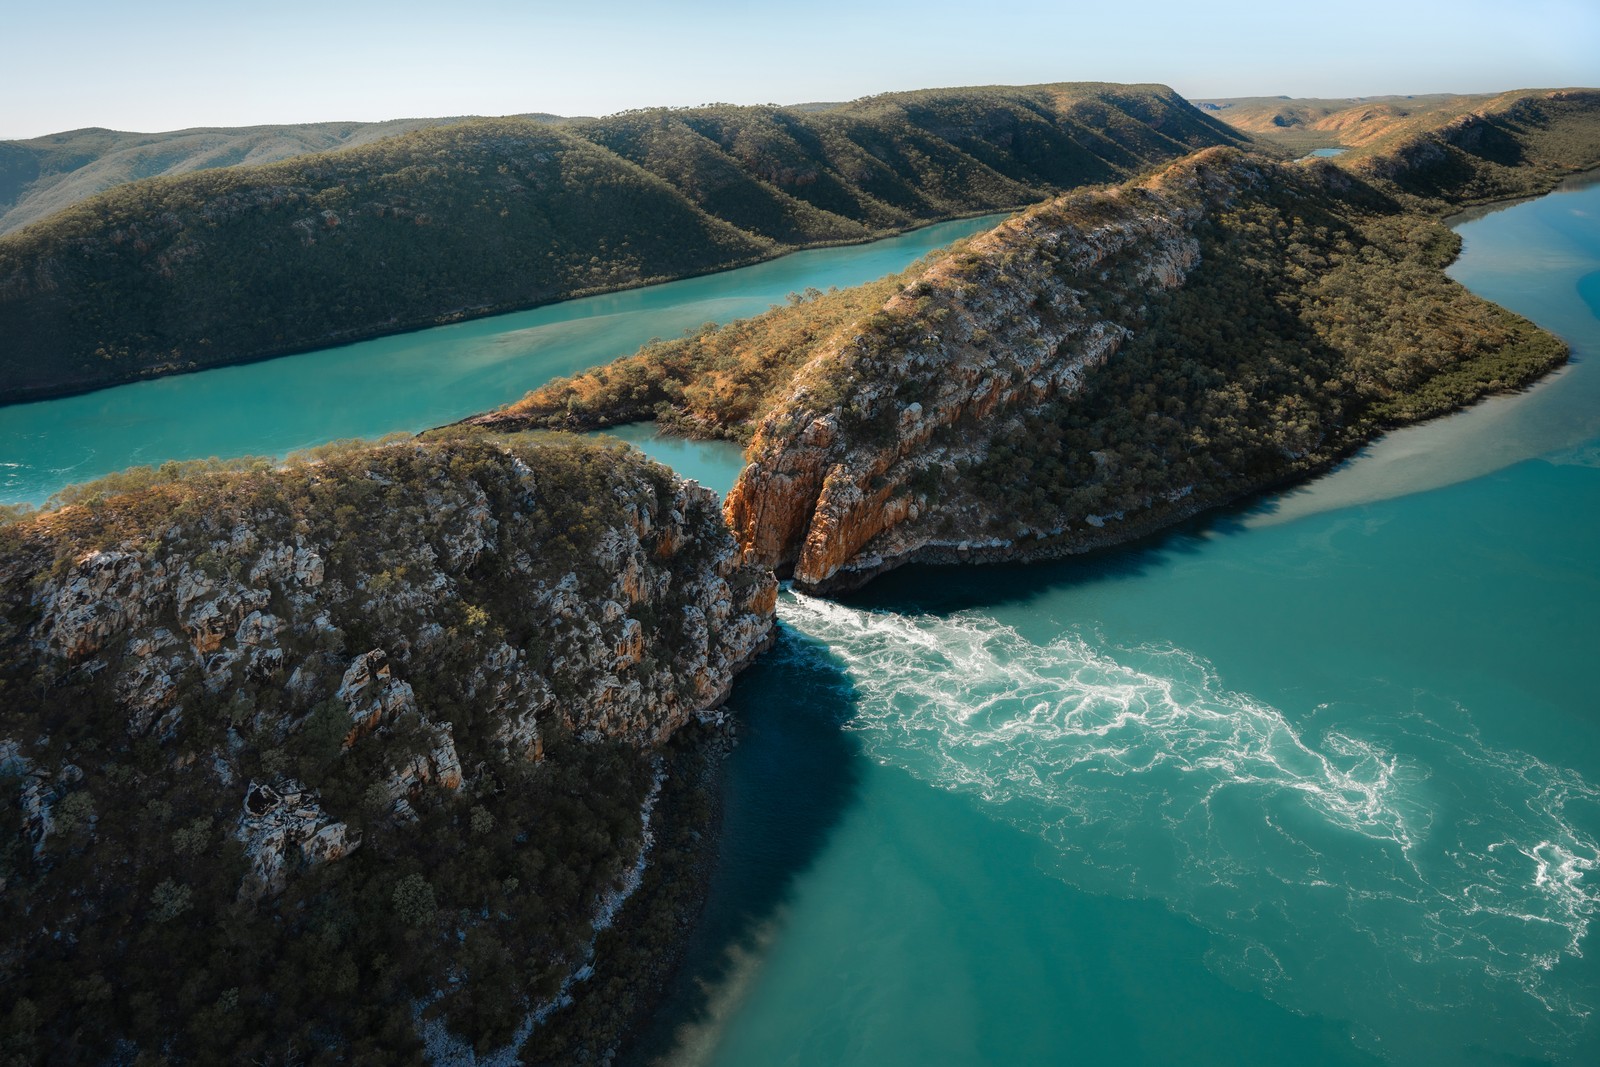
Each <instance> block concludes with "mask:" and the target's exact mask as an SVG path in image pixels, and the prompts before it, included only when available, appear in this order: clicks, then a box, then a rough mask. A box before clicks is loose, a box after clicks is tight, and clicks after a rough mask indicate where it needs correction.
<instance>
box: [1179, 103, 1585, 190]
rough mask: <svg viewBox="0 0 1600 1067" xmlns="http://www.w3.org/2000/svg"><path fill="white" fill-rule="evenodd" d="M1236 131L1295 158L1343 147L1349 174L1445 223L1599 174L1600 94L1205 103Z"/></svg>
mask: <svg viewBox="0 0 1600 1067" xmlns="http://www.w3.org/2000/svg"><path fill="white" fill-rule="evenodd" d="M1209 106H1210V107H1212V108H1214V109H1215V110H1212V111H1211V113H1212V114H1214V115H1215V116H1216V117H1217V118H1220V119H1222V120H1223V121H1225V122H1227V123H1229V124H1230V125H1233V126H1236V127H1237V128H1238V129H1239V130H1240V131H1242V132H1246V133H1249V134H1250V135H1251V136H1253V137H1255V138H1258V139H1259V140H1261V141H1263V142H1266V143H1268V144H1277V145H1282V146H1284V147H1285V148H1288V149H1289V150H1291V151H1293V152H1295V153H1296V154H1299V153H1301V152H1307V151H1310V150H1311V149H1313V148H1321V147H1326V146H1332V145H1342V146H1345V147H1347V148H1348V149H1349V151H1348V152H1346V153H1345V154H1344V155H1341V156H1340V157H1339V165H1340V166H1344V167H1348V168H1350V169H1352V170H1353V171H1355V172H1356V173H1358V174H1361V175H1362V176H1363V177H1365V178H1366V179H1368V180H1370V181H1375V182H1377V183H1378V184H1380V185H1382V186H1383V187H1385V188H1386V189H1387V190H1388V191H1389V192H1391V193H1393V194H1395V195H1397V196H1400V197H1402V198H1403V199H1404V200H1405V202H1406V204H1407V206H1409V207H1412V208H1414V209H1416V210H1421V211H1426V212H1430V213H1443V212H1448V211H1450V210H1452V209H1456V208H1459V207H1461V206H1463V205H1467V204H1474V203H1482V202H1486V201H1491V200H1504V199H1507V198H1511V197H1518V196H1533V195H1537V194H1539V193H1544V192H1547V191H1549V189H1550V188H1551V187H1552V186H1553V185H1554V184H1555V182H1556V181H1558V180H1559V179H1560V178H1561V177H1562V176H1563V175H1566V174H1570V173H1572V172H1573V171H1575V170H1583V169H1587V168H1590V167H1594V166H1596V165H1600V90H1596V89H1548V90H1518V91H1516V92H1509V93H1499V94H1493V93H1486V94H1479V95H1469V96H1453V95H1447V94H1435V95H1429V96H1385V97H1368V98H1363V99H1360V100H1300V99H1287V98H1283V97H1254V98H1241V99H1235V100H1218V101H1214V102H1210V103H1209Z"/></svg>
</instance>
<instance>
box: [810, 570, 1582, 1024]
mask: <svg viewBox="0 0 1600 1067" xmlns="http://www.w3.org/2000/svg"><path fill="white" fill-rule="evenodd" d="M780 615H781V618H782V619H783V621H784V622H785V623H786V624H787V625H789V626H791V627H793V628H795V629H796V630H798V631H800V632H802V633H804V634H807V635H809V636H811V637H813V638H816V639H818V640H820V641H821V642H823V643H824V644H826V646H827V647H828V649H829V651H830V652H831V654H833V655H834V656H836V657H838V658H839V659H840V660H841V661H842V662H843V664H844V665H845V667H846V668H847V670H848V674H849V678H850V682H851V685H852V686H853V692H854V699H855V708H854V714H853V717H852V718H851V719H850V721H849V722H848V724H847V725H848V728H849V729H850V730H852V731H854V732H855V733H856V734H857V735H858V736H859V737H860V739H861V740H862V743H863V744H864V746H865V749H866V752H867V753H868V754H869V755H870V756H872V757H873V758H875V759H877V760H878V761H880V762H883V763H887V764H893V765H896V766H900V767H903V768H905V769H906V770H908V771H909V772H911V773H912V774H914V775H916V776H918V777H920V778H922V779H925V780H927V781H929V782H930V783H933V784H935V785H937V786H940V787H943V788H946V789H951V790H957V791H961V792H965V793H969V794H972V795H974V796H976V797H979V798H981V799H982V800H983V801H984V802H985V804H986V806H988V807H989V808H990V809H991V810H992V811H993V812H994V813H995V814H996V815H998V816H999V817H1001V818H1003V819H1005V820H1006V821H1008V822H1010V823H1011V824H1013V825H1015V826H1017V827H1018V828H1020V829H1022V830H1024V831H1025V832H1028V833H1030V834H1034V835H1036V836H1038V837H1040V838H1042V839H1044V840H1046V841H1048V842H1049V843H1050V844H1051V845H1052V846H1053V848H1052V854H1053V855H1054V856H1055V857H1056V859H1055V872H1054V873H1057V874H1059V875H1060V876H1062V877H1063V878H1065V879H1066V880H1067V881H1069V882H1071V883H1072V884H1074V885H1077V886H1080V887H1082V888H1085V889H1088V890H1091V891H1095V892H1107V893H1115V894H1121V895H1138V896H1147V897H1153V898H1156V899H1160V900H1163V901H1165V902H1167V903H1168V904H1169V905H1170V906H1172V907H1173V908H1174V909H1176V910H1178V911H1180V912H1183V913H1185V914H1187V915H1189V916H1190V917H1191V918H1193V919H1194V920H1196V921H1197V922H1199V923H1200V924H1202V925H1204V926H1206V927H1207V928H1209V929H1211V930H1212V931H1213V932H1214V933H1216V934H1218V935H1220V936H1219V939H1218V942H1217V945H1218V947H1217V948H1216V950H1215V951H1214V952H1213V953H1212V959H1211V961H1210V962H1211V964H1212V966H1213V967H1214V968H1215V969H1217V970H1218V971H1220V972H1223V973H1225V974H1227V975H1229V976H1232V977H1233V978H1235V979H1236V980H1243V981H1247V982H1249V983H1251V984H1253V985H1257V986H1258V987H1259V988H1261V989H1263V991H1265V992H1267V993H1268V994H1269V995H1272V996H1274V997H1275V998H1276V999H1278V1000H1280V1001H1281V1002H1283V1003H1285V1004H1286V1005H1288V1006H1290V1007H1293V1008H1297V1009H1299V1010H1307V1011H1310V1010H1316V1011H1319V1012H1324V1013H1327V1014H1331V1015H1334V1016H1335V1017H1340V1018H1346V1019H1350V1020H1352V1021H1353V1023H1354V1025H1356V1026H1357V1027H1358V1029H1364V1030H1365V1031H1366V1034H1367V1036H1368V1037H1369V1038H1370V1039H1372V1041H1373V1042H1374V1043H1375V1044H1385V1045H1386V1046H1387V1047H1388V1048H1390V1049H1391V1050H1392V1049H1393V1047H1394V1046H1393V1042H1392V1040H1391V1038H1392V1037H1393V1036H1394V1033H1393V1031H1397V1030H1398V1029H1400V1028H1403V1027H1404V1026H1405V1025H1406V1023H1405V1019H1406V1018H1408V1017H1409V1013H1412V1012H1415V1011H1418V1010H1426V1011H1459V1012H1461V1013H1462V1014H1463V1017H1464V1020H1465V1021H1464V1022H1463V1025H1464V1026H1471V1025H1474V1024H1476V1023H1478V1022H1482V1025H1483V1027H1484V1028H1485V1030H1487V1031H1490V1032H1493V1031H1495V1030H1496V1029H1498V1031H1502V1032H1503V1031H1507V1030H1517V1029H1526V1027H1525V1026H1523V1025H1522V1024H1520V1023H1517V1024H1512V1023H1508V1022H1507V1021H1505V1020H1496V1019H1495V1018H1494V1016H1495V1013H1496V1012H1500V1011H1504V1010H1505V1003H1506V1000H1507V998H1506V997H1502V996H1499V995H1498V994H1497V993H1496V992H1495V991H1496V990H1503V991H1508V992H1511V993H1512V996H1511V997H1510V998H1509V999H1510V1001H1511V1002H1513V1003H1514V1002H1515V1001H1516V1000H1517V997H1516V995H1515V990H1518V989H1520V990H1521V991H1523V992H1524V993H1526V994H1527V998H1531V999H1524V1000H1523V1003H1524V1004H1526V1005H1528V1007H1527V1009H1526V1010H1527V1011H1529V1012H1534V1011H1537V1013H1538V1015H1539V1017H1540V1018H1541V1019H1542V1020H1544V1022H1541V1023H1540V1025H1545V1023H1546V1022H1548V1023H1549V1024H1550V1026H1551V1027H1552V1028H1553V1031H1552V1033H1544V1034H1539V1035H1529V1036H1528V1040H1529V1041H1531V1042H1533V1043H1534V1045H1535V1047H1536V1048H1537V1049H1538V1050H1546V1051H1547V1050H1549V1049H1550V1048H1552V1047H1554V1046H1556V1045H1559V1044H1560V1042H1561V1036H1562V1034H1566V1035H1568V1036H1570V1035H1571V1034H1572V1033H1574V1032H1575V1031H1576V1028H1577V1027H1578V1026H1579V1025H1581V1020H1582V1018H1583V1017H1584V1016H1585V1015H1586V1014H1587V1012H1588V1010H1589V1005H1588V1004H1587V1003H1586V1002H1585V996H1584V990H1583V988H1582V986H1581V983H1572V982H1568V983H1565V984H1564V983H1563V981H1562V978H1563V975H1562V974H1561V968H1560V964H1561V963H1562V962H1563V961H1564V960H1569V959H1573V958H1576V957H1578V956H1580V955H1581V954H1582V947H1583V941H1584V937H1585V935H1586V934H1587V932H1588V929H1589V924H1590V922H1591V921H1592V920H1593V919H1594V917H1595V914H1596V911H1597V908H1600V884H1597V882H1596V879H1595V878H1594V877H1593V875H1592V874H1591V872H1593V871H1594V870H1595V869H1596V867H1597V865H1600V846H1597V844H1596V840H1595V837H1594V836H1593V834H1592V833H1591V832H1589V831H1587V830H1585V829H1582V828H1580V827H1579V826H1578V825H1577V823H1576V820H1575V819H1573V818H1569V816H1568V813H1567V809H1568V807H1569V805H1571V804H1572V803H1573V802H1574V801H1575V800H1583V801H1587V802H1591V803H1592V802H1594V801H1596V800H1597V799H1600V791H1597V790H1596V789H1595V788H1594V787H1592V786H1591V785H1589V784H1588V783H1586V782H1585V781H1583V780H1582V778H1581V777H1580V776H1578V775H1577V774H1575V773H1573V772H1570V771H1567V770H1563V769H1560V768H1556V767H1552V766H1549V765H1548V764H1545V763H1543V762H1541V761H1539V760H1537V759H1535V758H1533V757H1532V756H1529V755H1527V754H1524V753H1518V752H1509V751H1497V750H1495V749H1493V748H1491V747H1489V746H1487V745H1485V744H1484V743H1483V742H1482V741H1481V739H1480V738H1479V737H1478V736H1477V734H1476V732H1475V731H1474V730H1473V729H1472V727H1471V725H1470V718H1469V716H1467V715H1466V714H1465V713H1464V712H1463V711H1462V709H1460V708H1458V707H1455V706H1453V705H1445V706H1443V707H1442V708H1431V707H1423V706H1420V705H1419V701H1420V700H1421V699H1422V698H1419V697H1416V696H1415V695H1411V694H1407V695H1406V696H1407V698H1406V699H1404V700H1398V701H1389V702H1387V703H1386V706H1384V707H1381V708H1376V707H1366V708H1363V709H1360V714H1356V713H1355V711H1354V710H1353V709H1347V708H1330V707H1321V708H1311V709H1306V710H1305V713H1304V714H1303V715H1297V716H1295V717H1294V718H1293V719H1292V718H1291V717H1290V716H1288V715H1286V714H1285V713H1284V712H1283V711H1282V710H1280V709H1278V708H1275V707H1272V706H1270V705H1268V704H1265V703H1263V702H1260V701H1257V700H1254V699H1252V698H1251V697H1249V696H1246V695H1244V694H1240V693H1236V692H1232V691H1230V690H1228V689H1227V688H1225V687H1224V686H1223V685H1222V684H1221V683H1220V682H1219V680H1218V679H1217V677H1216V675H1215V672H1214V671H1213V669H1212V668H1211V666H1210V665H1209V664H1207V663H1206V662H1204V661H1203V660H1202V659H1200V658H1199V657H1197V656H1195V655H1193V654H1191V653H1189V652H1186V651H1184V650H1182V649H1176V648H1157V647H1139V648H1121V649H1116V648H1106V647H1104V642H1103V641H1101V640H1099V639H1098V638H1095V637H1094V636H1093V635H1087V636H1086V635H1084V634H1081V633H1068V634H1065V635H1062V636H1060V637H1058V638H1057V639H1056V640H1054V641H1052V642H1050V643H1049V644H1045V645H1039V644H1035V643H1033V642H1031V641H1029V640H1027V639H1026V638H1024V637H1023V636H1022V635H1020V634H1019V633H1017V632H1016V631H1015V630H1014V629H1012V628H1010V627H1007V626H1004V625H1002V624H1000V623H999V622H997V621H996V620H995V619H993V618H991V617H989V616H986V615H983V614H981V613H976V612H968V613H961V614H957V615H954V616H949V617H933V616H920V615H917V616H914V615H902V614H893V613H883V612H865V611H860V610H856V609H853V608H850V607H846V606H843V605H839V604H835V603H832V602H829V601H824V600H818V599H813V598H808V597H804V596H800V595H797V594H792V593H791V594H787V595H785V597H784V598H783V600H782V602H781V605H780ZM1392 695H1393V694H1391V696H1392ZM1591 814H1592V812H1591ZM1362 975H1367V976H1372V977H1375V976H1379V975H1381V976H1382V980H1381V981H1370V980H1366V981H1363V980H1360V978H1359V976H1362ZM1353 976H1355V977H1356V978H1357V980H1355V981H1352V977H1353ZM1508 983H1509V986H1508ZM1569 987H1571V988H1569ZM1535 1005H1537V1007H1535ZM1518 1010H1519V1011H1520V1010H1522V1009H1518ZM1484 1020H1487V1021H1484ZM1524 1051H1526V1048H1524Z"/></svg>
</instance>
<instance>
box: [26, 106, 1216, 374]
mask: <svg viewBox="0 0 1600 1067" xmlns="http://www.w3.org/2000/svg"><path fill="white" fill-rule="evenodd" d="M1241 138H1242V135H1240V134H1238V133H1236V132H1235V131H1233V130H1232V129H1231V128H1229V127H1227V126H1225V125H1223V124H1221V123H1219V122H1217V121H1216V120H1214V119H1211V118H1208V117H1207V116H1205V115H1203V114H1201V113H1200V112H1199V111H1197V110H1196V109H1194V108H1192V107H1190V106H1189V105H1188V104H1187V103H1186V102H1185V101H1183V100H1182V99H1181V98H1179V97H1178V96H1177V95H1176V94H1174V93H1173V92H1172V91H1171V90H1169V89H1166V88H1163V87H1159V86H1112V85H1098V84H1096V85H1053V86H1036V87H1029V88H983V89H957V90H938V91H934V90H930V91H924V92H915V93H899V94H890V95H886V96H879V97H871V98H866V99H863V100H858V101H855V102H852V103H849V104H843V105H838V106H836V107H829V108H825V109H821V110H809V109H807V110H802V109H785V108H778V107H731V106H730V107H711V108H701V109H691V110H652V111H643V112H634V113H626V114H622V115H617V116H613V117H611V118H607V119H598V120H585V121H574V122H569V123H563V124H559V125H552V124H550V123H547V122H543V121H536V120H532V119H486V120H473V121H468V122H463V123H460V124H457V125H453V126H447V127H436V128H429V129H423V130H418V131H415V132H412V133H408V134H406V135H404V136H400V137H395V138H390V139H387V140H383V141H379V142H376V143H374V144H370V145H366V146H364V147H359V148H352V149H346V150H343V151H338V152H331V153H325V154H320V155H309V156H300V157H297V158H295V159H291V160H287V161H284V162H280V163H276V164H272V165H270V166H262V167H228V168H225V169H216V170H208V171H203V172H199V173H195V174H189V175H184V176H181V177H173V178H157V179H150V180H146V181H141V182H134V183H131V184H127V185H122V186H119V187H117V188H114V189H111V190H108V191H107V192H105V193H102V194H100V195H98V196H96V197H93V198H91V199H88V200H85V201H82V202H80V203H78V204H76V205H74V206H72V207H69V208H67V209H66V210H64V211H61V212H58V213H56V214H55V215H52V216H51V217H49V218H48V219H45V220H43V221H41V222H39V223H36V224H34V225H32V226H29V227H26V228H24V229H22V230H20V231H18V232H16V233H12V234H9V235H7V236H5V237H3V238H0V336H3V337H4V338H5V345H4V347H3V348H0V402H6V401H15V400H21V399H26V398H29V397H37V396H45V395H50V394H52V393H60V392H70V391H76V390H83V389H89V388H95V387H98V386H102V385H108V384H113V383H116V382H120V381H128V380H131V379H135V378H140V377H148V376H151V375H156V374H163V373H170V372H174V371H181V370H188V369H194V368H199V367H204V366H209V365H214V364H219V363H227V362H236V361H240V360H247V359H258V358H262V357H265V356H270V355H274V354H279V353H284V352H290V351H295V350H300V349H306V348H312V347H319V346H323V345H327V344H331V343H336V342H339V341H347V340H352V339H355V338H359V337H366V336H371V335H374V334H378V333H383V332H392V331H397V330H403V329H409V328H414V327H418V326H424V325H430V324H433V323H437V322H444V321H451V320H454V319H458V318H462V317H465V316H471V315H481V314H488V313H490V312H494V311H500V310H506V309H510V308H515V307H526V306H530V305H533V304H538V303H543V302H547V301H552V300H559V299H564V298H567V297H571V296H575V295H578V294H582V293H587V292H595V291H601V290H607V289H615V288H620V287H625V286H630V285H636V284H640V283H643V282H648V281H657V280H663V279H667V278H673V277H681V276H685V275H690V274H695V273H699V272H705V271H710V270H716V269H720V268H724V267H729V266H733V265H736V264H740V263H746V262H750V261H753V260H757V259H762V258H766V257H770V256H774V255H778V254H780V253H782V252H784V251H788V250H790V249H793V248H798V247H803V246H807V245H816V244H825V243H830V242H840V241H851V240H862V239H866V238H869V237H872V236H875V235H881V234H888V233H891V232H894V231H898V230H903V229H906V228H909V227H913V226H916V225H918V224H921V223H925V222H930V221H933V220H936V219H941V218H949V217H953V216H957V215H962V214H969V213H977V212H982V211H991V210H994V209H997V208H1005V207H1014V206H1020V205H1022V204H1024V203H1028V202H1032V201H1036V200H1039V199H1042V198H1043V197H1045V196H1048V195H1050V194H1052V193H1055V192H1059V191H1060V190H1062V189H1065V188H1068V187H1073V186H1077V185H1081V184H1085V183H1093V182H1104V181H1112V180H1120V179H1122V178H1125V177H1127V176H1129V175H1130V174H1133V173H1135V172H1137V171H1140V170H1142V169H1144V168H1146V167H1149V166H1151V165H1153V164H1157V163H1161V162H1164V161H1168V160H1171V159H1173V158H1176V157H1178V156H1180V155H1183V154H1185V153H1187V152H1189V151H1191V150H1193V149H1196V148H1201V147H1205V146H1208V145H1216V144H1227V143H1235V142H1238V141H1240V140H1241Z"/></svg>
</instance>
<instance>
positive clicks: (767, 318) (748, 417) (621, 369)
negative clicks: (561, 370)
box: [469, 267, 917, 443]
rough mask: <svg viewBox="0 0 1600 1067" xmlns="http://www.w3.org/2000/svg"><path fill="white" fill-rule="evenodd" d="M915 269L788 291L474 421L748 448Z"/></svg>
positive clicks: (544, 388)
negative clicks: (825, 354) (639, 429)
mask: <svg viewBox="0 0 1600 1067" xmlns="http://www.w3.org/2000/svg"><path fill="white" fill-rule="evenodd" d="M916 272H917V268H916V267H912V268H911V269H910V270H908V271H905V272H902V273H901V274H895V275H890V276H888V277H886V278H882V279H879V280H878V281H875V282H871V283H869V284H867V285H858V286H854V287H852V288H849V289H830V290H829V291H828V292H826V293H823V292H820V291H818V290H815V289H811V290H807V291H806V292H804V293H791V294H790V296H789V300H788V302H787V304H786V305H785V306H782V307H775V308H773V309H772V310H771V311H769V312H767V313H766V314H764V315H757V316H755V317H754V318H749V319H739V320H737V321H735V322H731V323H728V324H727V325H725V326H718V325H716V324H715V323H706V324H705V325H704V326H702V327H700V328H699V329H697V330H691V331H690V332H689V333H688V334H687V335H685V336H684V337H681V338H677V339H674V340H671V341H654V342H651V343H650V344H648V345H646V346H644V347H643V348H642V349H640V350H639V351H638V352H637V353H635V354H634V355H632V356H628V357H626V358H623V359H619V360H616V361H614V362H612V363H608V364H606V365H605V366H604V367H598V368H596V369H595V370H592V371H588V372H586V373H584V374H579V375H575V376H573V377H570V378H558V379H556V380H555V381H553V382H550V383H549V384H547V385H544V386H541V387H540V388H538V389H536V390H534V391H533V392H531V393H529V394H528V395H527V396H526V397H524V398H523V399H522V400H520V401H518V402H517V403H515V404H512V405H511V406H510V407H508V408H506V409H504V410H502V411H497V412H493V413H491V414H488V415H483V416H479V417H477V418H474V419H472V420H469V421H470V422H472V423H475V424H478V425H482V426H486V427H491V428H499V429H526V428H530V427H543V428H547V429H568V430H597V429H605V428H607V427H610V426H620V425H622V424H624V423H629V422H640V421H645V420H654V421H656V422H659V423H660V424H661V426H662V428H663V429H666V430H669V431H671V432H673V433H679V434H682V435H684V436H686V437H705V438H723V439H726V440H731V441H740V442H744V443H748V442H749V440H750V437H751V435H752V434H753V433H754V432H755V425H756V423H757V422H758V421H759V420H760V418H761V416H762V415H764V414H765V413H766V412H767V411H768V410H770V409H771V408H772V407H773V405H775V404H776V403H778V402H779V400H780V399H781V398H782V397H783V395H784V393H786V392H787V391H788V389H789V388H790V387H791V386H792V384H793V379H794V376H795V373H796V372H797V371H798V370H799V369H800V367H801V365H802V364H803V363H805V361H806V360H807V359H810V358H811V357H812V356H813V355H815V354H816V353H817V352H818V351H821V350H825V349H828V348H830V347H836V346H837V345H839V344H841V343H842V342H843V341H844V340H845V339H847V337H848V336H849V334H850V332H851V331H853V330H855V329H858V328H859V327H860V325H861V323H862V322H863V321H864V320H865V319H867V318H868V317H869V316H871V315H873V314H874V313H876V312H877V311H878V309H880V308H881V307H882V306H883V304H884V302H885V301H887V300H888V299H889V298H890V297H892V296H894V295H895V294H896V293H898V292H899V291H900V290H901V288H902V287H904V285H905V284H906V282H907V280H908V279H909V278H911V277H912V276H913V275H914V274H915V273H916Z"/></svg>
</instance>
